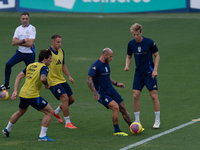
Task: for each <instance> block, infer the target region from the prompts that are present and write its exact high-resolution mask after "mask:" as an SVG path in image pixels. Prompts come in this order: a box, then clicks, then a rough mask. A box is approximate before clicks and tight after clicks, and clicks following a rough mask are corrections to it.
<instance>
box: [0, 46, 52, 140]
mask: <svg viewBox="0 0 200 150" xmlns="http://www.w3.org/2000/svg"><path fill="white" fill-rule="evenodd" d="M38 61H39V62H35V63H31V64H29V65H28V66H27V68H25V69H24V70H23V71H21V72H20V73H19V74H18V76H17V77H16V80H15V86H14V92H13V94H12V97H11V98H12V99H13V100H15V99H16V98H17V93H18V87H19V84H20V81H21V79H22V78H24V77H26V80H25V83H24V85H23V87H22V88H21V90H20V93H19V97H20V103H19V109H18V111H17V112H15V113H14V114H13V115H12V116H11V118H10V121H9V122H8V125H7V127H6V128H5V129H4V130H3V131H2V132H3V134H4V135H5V136H6V137H9V134H10V131H11V129H12V126H13V125H14V124H15V123H16V122H17V121H18V119H19V118H20V117H21V116H22V115H23V114H24V113H25V112H26V111H27V109H28V107H29V105H31V106H32V107H34V108H35V109H37V110H38V111H41V112H44V113H45V116H44V118H43V120H42V127H41V131H40V135H39V137H38V141H54V140H53V139H50V138H49V137H48V136H47V135H46V132H47V129H48V126H49V124H50V122H51V118H52V117H53V114H54V110H53V109H52V107H51V106H50V104H49V103H48V102H47V101H46V100H45V99H44V98H42V97H41V96H40V95H39V92H40V90H41V87H42V84H44V85H45V88H46V89H48V88H49V84H48V81H47V75H48V72H49V69H48V67H47V66H49V64H50V63H51V61H52V60H51V51H50V50H49V51H46V50H41V51H40V54H39V58H38Z"/></svg>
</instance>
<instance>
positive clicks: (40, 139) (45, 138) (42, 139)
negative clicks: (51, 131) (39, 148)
mask: <svg viewBox="0 0 200 150" xmlns="http://www.w3.org/2000/svg"><path fill="white" fill-rule="evenodd" d="M38 141H45V142H47V141H55V140H54V139H50V138H49V137H48V136H47V135H46V136H44V137H42V138H41V137H38Z"/></svg>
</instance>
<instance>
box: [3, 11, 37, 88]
mask: <svg viewBox="0 0 200 150" xmlns="http://www.w3.org/2000/svg"><path fill="white" fill-rule="evenodd" d="M20 21H21V22H22V25H20V26H19V27H17V28H16V30H15V33H14V36H13V39H12V45H13V46H18V50H16V53H15V54H14V55H13V56H12V57H11V58H10V59H9V60H8V61H7V63H6V65H5V81H4V84H2V85H1V87H0V90H6V89H10V85H9V80H10V75H11V68H12V67H13V66H14V65H16V64H17V63H19V62H21V61H24V63H25V64H26V66H28V65H29V64H30V63H33V62H35V44H34V41H35V37H36V29H35V27H34V26H32V25H31V24H29V21H30V17H29V13H27V12H23V13H22V14H21V17H20Z"/></svg>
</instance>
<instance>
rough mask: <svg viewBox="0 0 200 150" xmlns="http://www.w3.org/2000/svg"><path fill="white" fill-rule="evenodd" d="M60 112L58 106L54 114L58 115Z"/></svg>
mask: <svg viewBox="0 0 200 150" xmlns="http://www.w3.org/2000/svg"><path fill="white" fill-rule="evenodd" d="M61 111H62V109H61V108H60V106H58V108H57V109H56V110H55V114H56V115H59V114H60V112H61Z"/></svg>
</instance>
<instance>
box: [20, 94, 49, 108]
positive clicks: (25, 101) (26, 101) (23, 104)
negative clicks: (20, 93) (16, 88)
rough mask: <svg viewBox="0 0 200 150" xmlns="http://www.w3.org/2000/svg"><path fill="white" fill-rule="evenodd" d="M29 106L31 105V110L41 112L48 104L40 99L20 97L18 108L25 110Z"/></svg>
mask: <svg viewBox="0 0 200 150" xmlns="http://www.w3.org/2000/svg"><path fill="white" fill-rule="evenodd" d="M29 105H31V106H32V107H33V108H35V109H37V110H41V109H43V108H45V107H46V106H47V105H48V102H47V101H46V100H45V99H44V98H42V97H37V98H23V97H20V103H19V108H21V109H26V108H27V107H28V106H29Z"/></svg>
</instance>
